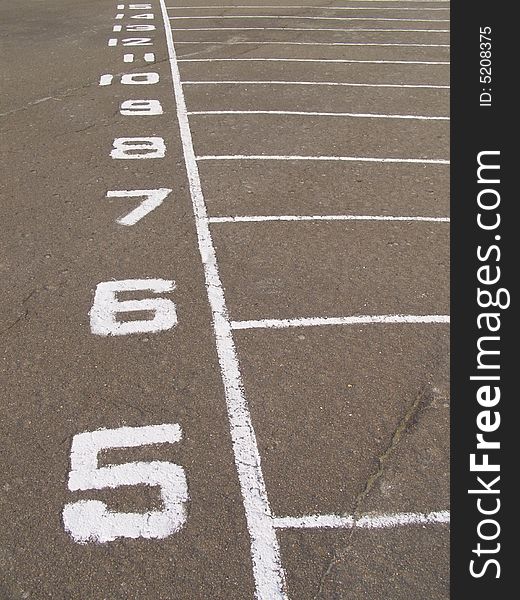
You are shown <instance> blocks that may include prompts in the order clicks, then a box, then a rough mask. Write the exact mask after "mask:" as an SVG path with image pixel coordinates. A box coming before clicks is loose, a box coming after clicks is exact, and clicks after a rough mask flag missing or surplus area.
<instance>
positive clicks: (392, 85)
mask: <svg viewBox="0 0 520 600" xmlns="http://www.w3.org/2000/svg"><path fill="white" fill-rule="evenodd" d="M244 84H247V85H331V86H349V87H350V86H351V87H375V88H425V89H433V90H449V89H450V86H449V85H427V84H424V85H423V84H418V85H414V84H402V83H399V84H397V83H349V82H339V81H260V80H254V81H246V80H235V81H230V80H222V81H183V82H182V85H244Z"/></svg>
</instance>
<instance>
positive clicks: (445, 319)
mask: <svg viewBox="0 0 520 600" xmlns="http://www.w3.org/2000/svg"><path fill="white" fill-rule="evenodd" d="M449 322H450V317H449V316H448V315H356V316H350V317H301V318H297V319H258V320H254V319H253V320H247V321H231V328H232V329H287V328H289V327H319V326H323V325H327V326H331V325H375V324H392V325H394V324H427V323H428V324H445V323H449Z"/></svg>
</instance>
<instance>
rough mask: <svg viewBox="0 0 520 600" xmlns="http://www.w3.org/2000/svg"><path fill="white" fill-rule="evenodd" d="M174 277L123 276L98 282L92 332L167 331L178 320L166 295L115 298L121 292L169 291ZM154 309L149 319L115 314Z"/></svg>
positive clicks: (113, 333) (116, 333) (92, 310)
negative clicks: (127, 317)
mask: <svg viewBox="0 0 520 600" xmlns="http://www.w3.org/2000/svg"><path fill="white" fill-rule="evenodd" d="M174 288H175V284H174V282H173V281H168V280H165V279H122V280H119V281H103V282H102V283H99V284H98V286H97V288H96V293H95V295H94V303H93V305H92V308H91V309H90V330H91V331H92V333H93V334H94V335H128V334H130V333H154V332H158V331H166V330H167V329H171V328H172V327H174V326H175V325H176V324H177V312H176V310H175V304H174V303H173V302H172V301H171V300H168V298H144V299H142V300H118V298H117V294H118V293H122V292H140V291H151V292H154V293H156V294H159V293H164V292H171V291H172V290H173V289H174ZM143 311H144V312H148V313H153V316H152V318H151V319H133V320H130V321H119V320H118V319H117V315H118V314H121V313H132V312H134V313H135V312H137V313H139V312H143Z"/></svg>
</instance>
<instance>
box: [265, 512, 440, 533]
mask: <svg viewBox="0 0 520 600" xmlns="http://www.w3.org/2000/svg"><path fill="white" fill-rule="evenodd" d="M273 521H274V526H275V527H276V528H277V529H354V528H356V529H386V528H390V527H403V526H407V525H408V526H413V525H436V524H448V523H449V522H450V513H449V511H447V510H443V511H438V512H430V513H395V514H369V515H363V516H362V517H355V516H353V515H307V516H305V517H274V518H273Z"/></svg>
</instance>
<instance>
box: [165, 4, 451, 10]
mask: <svg viewBox="0 0 520 600" xmlns="http://www.w3.org/2000/svg"><path fill="white" fill-rule="evenodd" d="M232 8H238V9H239V10H249V9H252V10H257V9H259V8H261V9H264V8H277V9H279V10H287V9H289V10H294V9H297V8H304V9H305V10H378V11H379V10H397V11H401V10H405V11H406V10H412V11H418V12H424V11H431V10H433V11H439V10H443V11H449V10H450V9H449V8H447V7H445V6H443V7H429V6H427V7H425V8H419V7H416V6H411V7H410V6H294V5H293V6H291V5H286V6H276V5H274V4H273V5H267V4H266V5H263V6H253V5H251V6H245V5H244V6H236V5H235V6H218V5H216V4H215V5H214V6H169V7H168V10H210V9H217V10H231V9H232Z"/></svg>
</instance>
